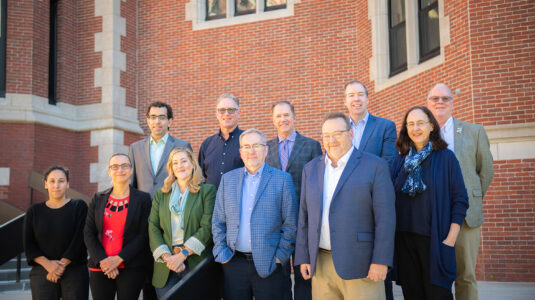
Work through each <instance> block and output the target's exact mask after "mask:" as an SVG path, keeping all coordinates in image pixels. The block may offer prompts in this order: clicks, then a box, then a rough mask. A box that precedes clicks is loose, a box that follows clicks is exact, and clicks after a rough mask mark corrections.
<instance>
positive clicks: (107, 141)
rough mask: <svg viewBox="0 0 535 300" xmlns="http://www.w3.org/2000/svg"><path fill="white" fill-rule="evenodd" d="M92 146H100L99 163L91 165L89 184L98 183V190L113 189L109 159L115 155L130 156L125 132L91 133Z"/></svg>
mask: <svg viewBox="0 0 535 300" xmlns="http://www.w3.org/2000/svg"><path fill="white" fill-rule="evenodd" d="M91 146H92V147H94V146H98V162H96V163H91V164H90V165H89V182H91V183H98V190H99V191H102V190H104V189H107V188H109V187H111V179H110V177H109V175H108V159H109V158H110V157H111V156H112V154H114V153H124V154H127V155H128V146H126V145H124V131H122V130H117V129H102V130H94V131H91Z"/></svg>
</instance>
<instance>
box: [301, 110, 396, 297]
mask: <svg viewBox="0 0 535 300" xmlns="http://www.w3.org/2000/svg"><path fill="white" fill-rule="evenodd" d="M322 138H323V146H324V147H325V150H326V154H325V155H323V156H319V157H316V158H314V159H313V160H312V161H310V162H309V163H308V164H306V165H305V167H304V169H303V184H302V190H301V203H300V207H299V223H298V227H297V241H296V246H295V262H294V265H296V266H297V265H301V266H300V269H301V273H302V275H303V278H305V279H309V278H311V277H312V298H313V299H340V300H342V299H377V300H379V299H385V288H384V284H383V281H384V280H385V278H386V273H387V270H388V267H389V266H392V260H393V255H394V232H395V227H396V213H395V206H394V187H393V185H392V181H391V179H390V172H389V169H388V164H387V163H386V161H385V160H384V159H381V158H379V157H377V156H375V155H371V154H369V153H366V152H362V151H360V150H358V149H356V148H355V147H354V146H353V143H352V140H353V133H352V130H351V125H350V123H349V120H348V118H347V117H346V116H345V115H344V114H343V113H341V112H338V113H331V114H329V115H327V116H326V117H325V119H324V121H323V125H322Z"/></svg>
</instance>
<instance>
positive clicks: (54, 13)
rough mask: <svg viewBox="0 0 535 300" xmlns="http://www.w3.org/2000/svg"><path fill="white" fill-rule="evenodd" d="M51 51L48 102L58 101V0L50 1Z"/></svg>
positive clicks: (54, 103) (49, 56)
mask: <svg viewBox="0 0 535 300" xmlns="http://www.w3.org/2000/svg"><path fill="white" fill-rule="evenodd" d="M49 48H50V49H49V50H50V51H49V52H48V104H52V105H56V103H57V94H56V92H57V62H58V61H57V60H58V56H57V52H58V51H57V50H58V0H51V1H50V47H49Z"/></svg>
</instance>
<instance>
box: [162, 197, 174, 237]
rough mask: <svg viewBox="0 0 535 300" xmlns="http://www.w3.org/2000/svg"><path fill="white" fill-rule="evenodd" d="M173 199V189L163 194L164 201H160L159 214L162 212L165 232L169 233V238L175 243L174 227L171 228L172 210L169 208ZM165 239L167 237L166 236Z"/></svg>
mask: <svg viewBox="0 0 535 300" xmlns="http://www.w3.org/2000/svg"><path fill="white" fill-rule="evenodd" d="M170 199H171V191H169V193H167V194H163V198H162V200H163V201H162V202H161V203H160V207H159V210H160V211H159V214H160V224H162V220H163V226H164V227H165V228H162V230H163V232H164V234H166V235H167V240H168V241H170V242H171V243H173V237H172V232H173V231H172V229H171V211H170V210H169V201H171V200H170ZM164 240H165V238H164Z"/></svg>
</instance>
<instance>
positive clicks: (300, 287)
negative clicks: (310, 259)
mask: <svg viewBox="0 0 535 300" xmlns="http://www.w3.org/2000/svg"><path fill="white" fill-rule="evenodd" d="M291 273H292V269H291V267H290V263H287V264H285V265H284V272H283V275H284V281H286V282H287V284H288V292H287V293H286V294H285V295H284V299H285V300H292V278H291ZM311 282H312V280H310V279H309V280H305V279H304V278H303V275H302V274H301V268H300V266H294V295H293V299H294V300H311V299H312V287H311V284H310V283H311Z"/></svg>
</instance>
